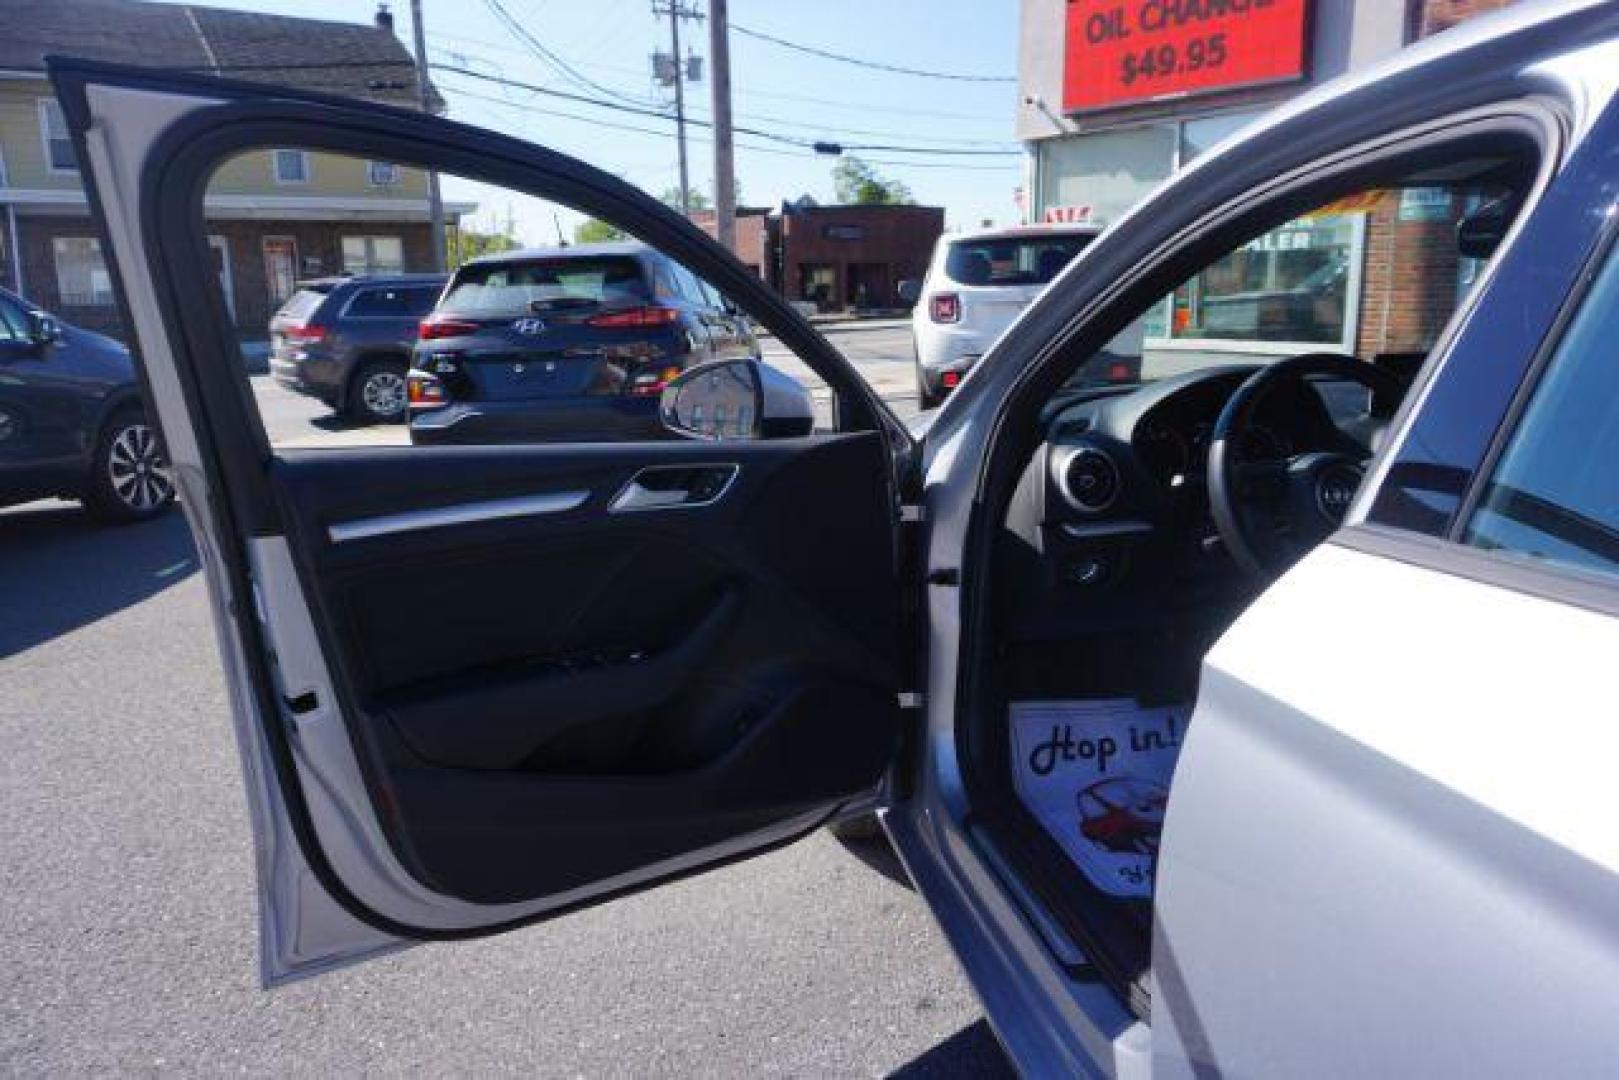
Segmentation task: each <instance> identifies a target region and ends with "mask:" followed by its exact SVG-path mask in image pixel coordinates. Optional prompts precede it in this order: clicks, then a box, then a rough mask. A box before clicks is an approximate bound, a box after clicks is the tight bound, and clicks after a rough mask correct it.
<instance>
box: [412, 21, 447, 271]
mask: <svg viewBox="0 0 1619 1080" xmlns="http://www.w3.org/2000/svg"><path fill="white" fill-rule="evenodd" d="M410 21H411V30H412V33H413V34H414V35H415V37H416V104H417V105H419V106H420V107H421V110H422V112H432V111H433V91H432V88H431V87H430V86H429V85H428V82H427V33H426V31H425V30H423V29H422V0H410ZM427 217H428V219H429V221H430V222H431V225H430V226H429V228H431V229H432V230H433V269H434V271H435V272H442V271H443V270H444V269H445V266H444V196H443V194H442V193H441V192H440V191H439V186H438V173H437V172H434V171H431V170H429V171H428V174H427Z"/></svg>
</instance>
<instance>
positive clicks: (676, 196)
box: [658, 184, 714, 210]
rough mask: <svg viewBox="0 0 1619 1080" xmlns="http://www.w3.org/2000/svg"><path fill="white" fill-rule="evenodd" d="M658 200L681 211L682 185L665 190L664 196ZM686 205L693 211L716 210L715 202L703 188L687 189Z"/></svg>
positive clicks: (675, 185)
mask: <svg viewBox="0 0 1619 1080" xmlns="http://www.w3.org/2000/svg"><path fill="white" fill-rule="evenodd" d="M658 199H659V201H660V202H662V203H663V204H664V205H665V206H672V207H674V208H675V209H676V210H679V209H680V185H679V184H674V185H672V186H670V187H667V188H664V190H663V194H662V195H659V196H658ZM686 203H687V205H688V206H690V207H691V208H692V209H693V210H711V209H713V208H714V200H713V199H710V198H709V197H708V194H707V193H706V192H704V191H703V190H702V189H701V188H687V189H686Z"/></svg>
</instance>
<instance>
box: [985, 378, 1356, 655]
mask: <svg viewBox="0 0 1619 1080" xmlns="http://www.w3.org/2000/svg"><path fill="white" fill-rule="evenodd" d="M1257 370H1259V369H1258V367H1257V366H1254V365H1232V366H1222V367H1214V368H1203V369H1199V370H1197V371H1192V372H1187V373H1185V374H1181V375H1177V376H1174V377H1171V378H1166V379H1162V380H1159V381H1156V382H1152V383H1147V384H1144V385H1140V386H1133V387H1105V388H1095V389H1091V390H1086V391H1071V392H1068V393H1066V394H1064V395H1062V396H1060V397H1059V398H1057V399H1056V400H1054V401H1053V402H1052V403H1051V405H1049V406H1048V407H1047V409H1046V411H1045V413H1044V414H1043V416H1042V423H1043V425H1044V438H1043V440H1042V441H1041V443H1040V445H1039V447H1038V448H1037V449H1036V451H1035V453H1034V454H1033V456H1032V458H1031V460H1030V463H1029V466H1028V468H1027V469H1026V470H1025V472H1024V475H1023V478H1022V481H1021V482H1020V484H1019V486H1018V490H1017V492H1016V493H1015V494H1014V496H1013V499H1012V502H1011V504H1010V506H1009V508H1008V513H1007V519H1006V530H1007V533H1008V534H1009V539H1011V540H1012V541H1014V542H1013V543H1009V544H1007V545H1003V547H1005V549H1006V551H1005V553H1004V557H1003V558H1002V564H1003V565H1002V569H1003V570H1004V571H1005V572H1007V573H1009V574H1010V575H1011V576H1012V579H1013V580H1015V581H1017V582H1019V585H1018V587H1017V589H1016V592H1015V593H1014V597H1015V599H1014V602H1013V607H1012V609H1011V611H1010V612H1009V614H1010V615H1011V617H1012V624H1011V627H1010V629H1011V630H1012V633H1013V635H1014V636H1016V637H1022V638H1026V639H1039V638H1052V637H1065V636H1070V635H1072V634H1073V633H1074V632H1075V626H1076V620H1078V621H1079V622H1081V623H1083V625H1084V627H1085V628H1086V629H1118V628H1126V627H1141V626H1143V625H1145V624H1150V623H1152V622H1153V621H1154V620H1158V621H1162V620H1164V619H1165V618H1166V617H1168V618H1174V617H1176V616H1192V615H1195V614H1198V613H1203V614H1206V615H1208V616H1210V617H1218V614H1219V613H1220V612H1223V611H1226V610H1227V609H1229V608H1231V607H1232V606H1233V605H1240V604H1243V603H1246V602H1247V600H1248V599H1249V598H1250V597H1251V594H1252V590H1253V583H1252V580H1251V579H1250V578H1249V577H1248V576H1247V575H1245V574H1244V573H1242V572H1241V571H1240V570H1239V569H1238V568H1237V566H1236V564H1235V563H1234V562H1233V561H1232V560H1231V558H1230V557H1229V556H1228V555H1227V554H1226V552H1225V550H1224V546H1223V543H1222V541H1221V540H1220V537H1219V533H1218V531H1217V530H1216V528H1215V526H1214V523H1213V519H1212V517H1211V516H1210V513H1209V505H1208V485H1207V482H1206V470H1207V465H1208V452H1209V442H1210V437H1211V435H1212V433H1213V430H1214V425H1215V422H1216V421H1217V420H1218V419H1219V416H1220V412H1221V410H1222V409H1224V408H1225V404H1226V401H1227V400H1228V399H1229V398H1230V397H1231V395H1232V394H1233V393H1234V392H1235V391H1236V390H1237V388H1238V387H1239V386H1241V385H1242V384H1243V382H1245V381H1246V380H1247V379H1248V377H1249V376H1251V375H1252V374H1253V373H1254V372H1255V371H1257ZM1372 413H1373V410H1372V408H1371V404H1370V401H1369V395H1368V393H1367V391H1366V390H1365V389H1364V388H1362V387H1360V386H1359V385H1358V384H1353V383H1347V382H1346V383H1311V382H1303V383H1296V382H1284V383H1279V384H1278V385H1277V386H1276V387H1275V388H1274V389H1273V390H1272V392H1270V393H1269V394H1267V395H1266V397H1265V398H1264V399H1263V400H1262V401H1261V402H1260V403H1259V404H1258V407H1257V410H1256V412H1255V415H1254V419H1253V422H1252V423H1251V424H1250V425H1249V427H1248V430H1247V431H1246V432H1245V433H1244V436H1243V438H1242V441H1241V442H1240V443H1239V445H1238V446H1237V447H1236V455H1237V458H1238V460H1239V461H1261V460H1284V459H1287V458H1289V457H1292V456H1293V455H1295V454H1299V453H1303V452H1306V451H1317V450H1321V451H1326V450H1332V451H1341V452H1347V453H1353V454H1356V455H1364V454H1365V453H1366V452H1367V449H1368V447H1371V446H1374V445H1376V441H1377V439H1378V437H1379V429H1380V428H1381V427H1382V426H1383V424H1384V423H1385V421H1384V420H1381V419H1378V418H1377V417H1374V416H1373V415H1372ZM1003 580H1004V579H1003ZM1081 601H1083V603H1082V604H1081V603H1080V602H1081Z"/></svg>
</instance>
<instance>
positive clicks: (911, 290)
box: [896, 278, 922, 304]
mask: <svg viewBox="0 0 1619 1080" xmlns="http://www.w3.org/2000/svg"><path fill="white" fill-rule="evenodd" d="M896 291H897V292H898V293H899V298H900V302H901V303H905V304H914V303H916V302H917V301H918V300H920V299H922V283H921V282H920V281H917V280H916V279H915V278H905V279H903V280H902V281H901V282H900V283H899V285H898V287H897V289H896Z"/></svg>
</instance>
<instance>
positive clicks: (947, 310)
mask: <svg viewBox="0 0 1619 1080" xmlns="http://www.w3.org/2000/svg"><path fill="white" fill-rule="evenodd" d="M928 316H929V317H930V318H931V319H932V320H933V321H934V322H960V321H961V297H960V296H958V295H957V294H955V293H953V292H942V293H934V294H933V297H932V299H930V300H929V301H928Z"/></svg>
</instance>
